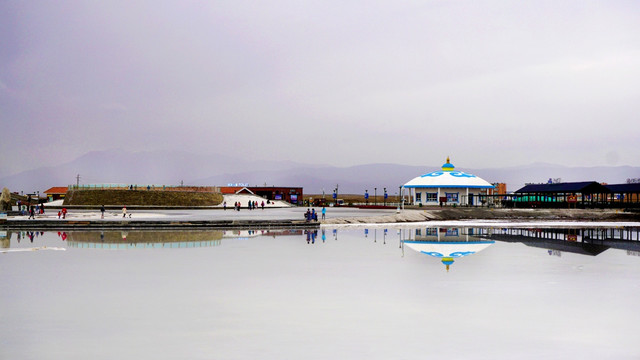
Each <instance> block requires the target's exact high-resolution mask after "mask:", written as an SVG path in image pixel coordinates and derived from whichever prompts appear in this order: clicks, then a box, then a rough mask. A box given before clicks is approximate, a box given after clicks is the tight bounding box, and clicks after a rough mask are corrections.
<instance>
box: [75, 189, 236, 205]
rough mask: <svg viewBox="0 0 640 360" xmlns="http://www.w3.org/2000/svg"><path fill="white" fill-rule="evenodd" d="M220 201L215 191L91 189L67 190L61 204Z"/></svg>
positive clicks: (205, 202)
mask: <svg viewBox="0 0 640 360" xmlns="http://www.w3.org/2000/svg"><path fill="white" fill-rule="evenodd" d="M222 201H223V196H222V194H220V193H215V192H203V191H163V190H120V189H118V190H114V189H91V190H69V191H68V192H67V196H66V198H65V199H64V203H63V205H64V206H69V207H73V206H100V205H105V206H117V207H122V206H124V205H126V206H136V205H137V206H163V207H203V206H216V205H220V204H221V203H222Z"/></svg>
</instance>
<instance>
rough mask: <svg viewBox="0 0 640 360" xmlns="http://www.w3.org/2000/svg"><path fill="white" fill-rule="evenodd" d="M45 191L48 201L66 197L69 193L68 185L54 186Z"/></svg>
mask: <svg viewBox="0 0 640 360" xmlns="http://www.w3.org/2000/svg"><path fill="white" fill-rule="evenodd" d="M44 193H45V194H46V195H47V200H48V201H53V200H60V199H64V197H65V196H66V195H67V187H66V186H54V187H52V188H51V189H49V190H45V192H44Z"/></svg>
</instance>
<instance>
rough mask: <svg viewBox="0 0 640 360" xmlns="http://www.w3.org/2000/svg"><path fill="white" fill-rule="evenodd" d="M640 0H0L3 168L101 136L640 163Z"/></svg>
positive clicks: (359, 157) (360, 152)
mask: <svg viewBox="0 0 640 360" xmlns="http://www.w3.org/2000/svg"><path fill="white" fill-rule="evenodd" d="M639 114H640V2H638V1H597V2H591V1H528V2H527V1H449V0H447V1H415V2H408V1H407V2H402V1H388V2H385V1H380V2H375V1H335V2H331V1H318V2H307V1H264V2H259V1H238V0H233V1H220V2H217V1H171V2H163V1H157V0H154V1H130V0H127V1H115V0H110V1H11V0H3V1H1V2H0V122H1V125H2V130H1V131H2V141H1V142H0V151H1V152H2V161H1V164H0V175H8V174H10V173H13V172H16V171H19V170H24V169H29V168H33V167H36V166H41V165H44V164H57V163H63V162H66V161H70V160H73V159H74V158H76V157H78V156H80V155H82V154H84V153H86V152H88V151H92V150H106V149H113V148H119V149H123V150H127V151H145V150H158V149H181V150H186V151H191V152H199V153H211V154H216V153H219V154H228V155H237V156H239V157H243V158H247V159H276V160H294V161H299V162H309V163H324V164H332V165H339V166H349V165H356V164H364V163H378V162H393V163H401V164H411V165H431V164H440V163H442V162H443V161H444V159H445V158H446V156H447V155H450V156H451V158H452V162H453V163H454V164H455V165H456V166H458V167H465V168H478V167H501V166H507V165H521V164H529V163H532V162H550V163H557V164H562V165H581V166H585V165H586V166H589V165H594V166H595V165H634V166H638V165H640V121H639V120H640V119H639V117H640V115H639Z"/></svg>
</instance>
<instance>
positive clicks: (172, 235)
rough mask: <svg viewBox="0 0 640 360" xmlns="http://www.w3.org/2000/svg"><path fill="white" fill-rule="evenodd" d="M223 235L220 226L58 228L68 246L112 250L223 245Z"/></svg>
mask: <svg viewBox="0 0 640 360" xmlns="http://www.w3.org/2000/svg"><path fill="white" fill-rule="evenodd" d="M222 236H223V232H222V231H220V230H202V231H196V230H193V231H69V232H64V231H63V232H58V237H60V239H61V240H63V241H67V244H68V246H69V247H72V248H90V249H111V250H113V249H118V250H121V249H145V248H169V249H171V248H196V247H211V246H218V245H220V241H221V240H222Z"/></svg>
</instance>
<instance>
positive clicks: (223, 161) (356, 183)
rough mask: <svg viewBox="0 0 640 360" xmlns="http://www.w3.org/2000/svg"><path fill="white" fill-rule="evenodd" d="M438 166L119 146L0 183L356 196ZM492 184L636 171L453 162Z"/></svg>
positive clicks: (602, 178) (606, 177) (391, 188)
mask: <svg viewBox="0 0 640 360" xmlns="http://www.w3.org/2000/svg"><path fill="white" fill-rule="evenodd" d="M439 168H440V165H431V166H427V165H425V166H410V165H398V164H366V165H357V166H350V167H336V166H329V165H317V164H302V163H296V162H291V161H247V160H243V159H239V158H233V157H229V156H222V155H200V154H193V153H188V152H176V151H150V152H135V153H130V152H125V151H122V150H112V151H93V152H89V153H87V154H85V155H83V156H81V157H79V158H77V159H75V160H73V161H71V162H68V163H65V164H60V165H58V166H50V167H40V168H36V169H32V170H28V171H23V172H20V173H17V174H14V175H10V176H4V177H1V178H0V187H5V186H6V187H8V188H9V190H11V191H18V192H19V191H24V192H25V193H28V192H35V191H40V193H42V192H43V191H44V190H46V189H48V188H50V187H52V186H67V185H70V184H75V183H76V176H77V175H80V183H81V184H103V183H104V184H106V183H116V184H140V185H145V184H157V185H163V184H164V185H177V184H180V183H181V182H184V184H185V185H218V186H225V185H227V184H229V183H246V184H249V185H252V186H254V185H265V184H266V185H275V186H302V187H304V192H305V193H306V194H321V193H322V192H323V191H325V193H327V194H330V193H332V192H333V190H334V189H335V188H336V186H338V192H339V193H343V194H345V193H348V194H360V193H363V192H364V190H368V191H369V193H370V194H373V193H374V191H376V190H374V188H377V193H378V195H381V194H382V193H383V191H384V190H383V189H384V188H387V192H388V193H389V194H390V195H393V194H395V193H397V191H398V188H399V186H401V185H402V184H404V183H406V182H407V181H409V180H411V179H413V178H414V177H416V176H419V175H422V174H425V173H428V172H431V171H434V170H438V169H439ZM456 169H457V170H461V171H465V172H468V173H472V174H475V175H478V176H480V177H482V178H483V179H485V180H487V181H489V182H491V183H494V182H503V183H506V184H507V188H508V190H509V191H515V190H517V189H519V188H520V187H522V186H524V184H525V183H543V182H547V181H548V179H549V178H553V179H558V178H560V179H562V181H598V182H606V183H609V184H616V183H623V182H625V181H626V179H628V178H638V177H640V167H637V166H599V167H567V166H561V165H554V164H543V163H536V164H531V165H525V166H515V167H504V168H486V169H472V168H462V167H457V168H456Z"/></svg>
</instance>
